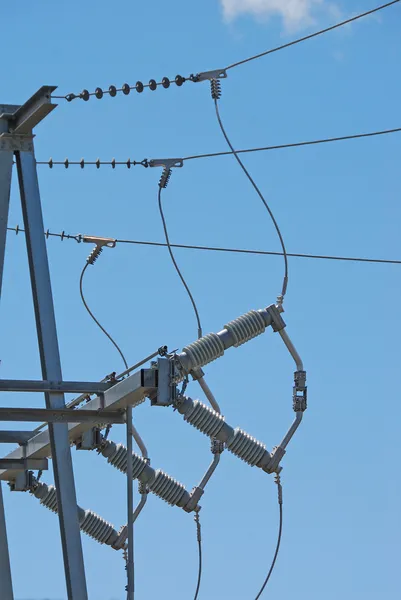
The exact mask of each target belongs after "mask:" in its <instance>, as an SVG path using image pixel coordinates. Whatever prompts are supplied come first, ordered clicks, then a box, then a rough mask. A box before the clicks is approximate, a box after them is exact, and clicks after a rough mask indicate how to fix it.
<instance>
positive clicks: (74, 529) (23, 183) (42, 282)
mask: <svg viewBox="0 0 401 600" xmlns="http://www.w3.org/2000/svg"><path fill="white" fill-rule="evenodd" d="M15 156H16V162H17V170H18V179H19V186H20V193H21V204H22V212H23V217H24V227H25V235H26V243H27V252H28V261H29V270H30V276H31V284H32V294H33V303H34V309H35V317H36V328H37V333H38V341H39V352H40V360H41V365H42V375H43V379H47V380H52V381H62V374H61V364H60V355H59V347H58V340H57V331H56V321H55V315H54V306H53V296H52V289H51V283H50V273H49V263H48V258H47V249H46V241H45V236H44V226H43V217H42V208H41V202H40V194H39V184H38V178H37V172H36V161H35V156H34V153H33V152H16V153H15ZM45 400H46V407H47V408H49V409H51V408H64V407H65V400H64V394H62V393H57V392H50V393H45ZM49 432H50V441H51V454H52V458H53V468H54V479H55V483H56V488H57V504H58V513H59V521H60V531H61V541H62V547H63V556H64V568H65V575H66V583H67V593H68V599H69V600H87V598H88V594H87V589H86V580H85V570H84V561H83V553H82V544H81V536H80V531H79V523H78V513H77V500H76V493H75V483H74V473H73V468H72V459H71V452H70V443H69V438H68V425H67V424H61V423H60V424H49Z"/></svg>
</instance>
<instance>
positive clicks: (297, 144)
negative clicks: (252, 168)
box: [182, 127, 401, 160]
mask: <svg viewBox="0 0 401 600" xmlns="http://www.w3.org/2000/svg"><path fill="white" fill-rule="evenodd" d="M400 131H401V127H397V128H395V129H385V130H383V131H372V132H369V133H355V134H353V135H344V136H342V137H334V138H323V139H321V140H311V141H307V142H294V143H291V144H279V145H277V146H264V147H261V148H246V149H244V150H236V153H237V154H245V153H247V152H264V151H266V150H282V149H283V148H297V147H300V146H313V145H315V144H327V143H328V142H342V141H344V140H356V139H358V138H366V137H374V136H376V135H385V134H388V133H397V132H400ZM231 154H233V152H211V153H209V154H195V155H194V156H186V157H185V158H183V159H182V160H195V159H197V158H214V157H215V156H231Z"/></svg>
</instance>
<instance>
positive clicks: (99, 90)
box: [95, 87, 103, 100]
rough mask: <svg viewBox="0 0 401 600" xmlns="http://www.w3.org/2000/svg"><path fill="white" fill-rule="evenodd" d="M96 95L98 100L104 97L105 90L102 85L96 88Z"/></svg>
mask: <svg viewBox="0 0 401 600" xmlns="http://www.w3.org/2000/svg"><path fill="white" fill-rule="evenodd" d="M95 96H96V98H97V99H98V100H101V99H102V98H103V90H102V88H100V87H97V88H96V89H95Z"/></svg>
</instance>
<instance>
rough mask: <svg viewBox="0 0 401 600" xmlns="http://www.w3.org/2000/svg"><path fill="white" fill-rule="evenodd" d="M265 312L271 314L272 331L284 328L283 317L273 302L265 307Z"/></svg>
mask: <svg viewBox="0 0 401 600" xmlns="http://www.w3.org/2000/svg"><path fill="white" fill-rule="evenodd" d="M266 310H267V312H268V313H269V315H270V316H271V319H272V328H273V331H276V332H277V331H281V330H282V329H284V327H285V326H286V325H285V321H284V319H283V317H282V316H281V314H280V312H281V311H280V309H279V308H278V307H277V306H276V305H275V304H271V305H270V306H268V307H267V308H266Z"/></svg>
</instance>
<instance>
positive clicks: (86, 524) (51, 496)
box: [31, 481, 118, 546]
mask: <svg viewBox="0 0 401 600" xmlns="http://www.w3.org/2000/svg"><path fill="white" fill-rule="evenodd" d="M31 494H33V495H34V496H35V497H36V498H38V499H39V500H40V503H41V504H42V505H43V506H45V507H46V508H48V509H49V510H51V511H52V512H54V513H58V508H57V494H56V488H55V487H54V485H46V483H42V482H39V481H35V484H34V487H33V488H32V490H31ZM77 510H78V520H79V527H80V528H81V529H82V531H83V532H84V533H86V534H87V535H89V536H90V537H91V538H93V539H94V540H96V541H97V542H99V544H107V545H109V546H111V545H112V544H114V542H115V541H116V540H117V538H118V533H117V531H116V530H115V529H114V527H113V525H111V524H110V523H108V522H107V521H105V520H104V519H103V518H102V517H100V516H99V515H97V514H96V513H94V512H93V511H92V510H84V509H83V508H81V507H80V506H77Z"/></svg>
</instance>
